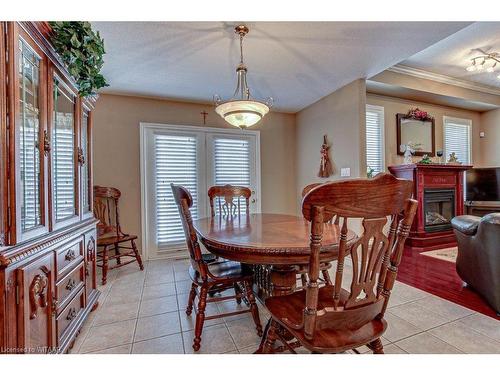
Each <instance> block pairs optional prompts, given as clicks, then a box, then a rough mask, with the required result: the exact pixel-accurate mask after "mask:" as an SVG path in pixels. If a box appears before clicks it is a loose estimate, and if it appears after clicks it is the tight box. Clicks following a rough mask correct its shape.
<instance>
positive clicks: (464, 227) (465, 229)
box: [451, 215, 481, 236]
mask: <svg viewBox="0 0 500 375" xmlns="http://www.w3.org/2000/svg"><path fill="white" fill-rule="evenodd" d="M480 221H481V218H480V217H477V216H472V215H461V216H455V217H454V218H453V219H451V226H452V227H453V229H455V230H458V231H459V232H461V233H463V234H465V235H468V236H473V235H474V234H476V232H477V227H478V226H479V222H480Z"/></svg>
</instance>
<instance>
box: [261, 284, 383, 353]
mask: <svg viewBox="0 0 500 375" xmlns="http://www.w3.org/2000/svg"><path fill="white" fill-rule="evenodd" d="M333 292H334V287H333V286H331V285H327V286H324V287H321V288H319V295H318V310H321V309H323V308H325V307H332V308H333ZM348 297H349V292H348V291H346V290H345V289H341V292H340V304H343V302H344V301H346V300H347V299H348ZM305 301H306V291H305V290H300V291H298V292H295V293H293V294H291V295H287V296H277V297H270V298H268V299H266V301H265V305H266V307H267V309H268V310H269V312H270V313H271V315H272V317H273V319H275V320H276V321H278V322H280V323H281V324H282V325H283V326H285V327H287V329H288V330H289V331H290V332H291V333H292V334H293V335H294V336H295V338H297V340H299V341H300V342H301V343H302V345H304V346H305V347H306V348H307V349H309V350H311V351H317V352H321V353H339V352H343V351H345V350H349V349H352V348H356V347H359V346H362V345H365V344H367V343H369V342H371V341H373V340H374V339H376V338H378V337H380V336H381V335H382V334H383V333H384V331H385V329H386V328H387V323H386V321H385V320H384V319H374V320H372V321H370V322H368V323H366V324H364V325H363V326H361V327H359V328H357V329H328V328H326V329H317V330H316V331H315V335H314V337H313V339H312V340H309V339H307V338H306V337H305V336H304V332H303V330H302V329H293V328H291V326H290V325H289V324H286V323H284V322H283V318H285V317H286V318H287V320H288V321H289V322H291V323H292V324H300V323H301V322H302V315H303V311H304V307H305Z"/></svg>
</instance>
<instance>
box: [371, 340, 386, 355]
mask: <svg viewBox="0 0 500 375" xmlns="http://www.w3.org/2000/svg"><path fill="white" fill-rule="evenodd" d="M368 347H369V348H370V349H371V350H372V351H373V354H384V345H382V340H380V339H376V340H375V341H372V342H371V343H370V344H368Z"/></svg>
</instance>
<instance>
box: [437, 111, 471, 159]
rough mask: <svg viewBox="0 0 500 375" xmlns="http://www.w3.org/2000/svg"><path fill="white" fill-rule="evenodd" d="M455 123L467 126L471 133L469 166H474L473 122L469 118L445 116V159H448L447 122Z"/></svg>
mask: <svg viewBox="0 0 500 375" xmlns="http://www.w3.org/2000/svg"><path fill="white" fill-rule="evenodd" d="M447 121H453V122H455V123H456V124H459V125H464V126H467V129H468V131H469V160H468V162H467V164H472V163H473V160H472V120H471V119H467V118H460V117H452V116H443V157H444V158H448V152H447V150H446V149H445V147H446V130H445V129H446V122H447Z"/></svg>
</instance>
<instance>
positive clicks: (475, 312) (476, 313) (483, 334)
mask: <svg viewBox="0 0 500 375" xmlns="http://www.w3.org/2000/svg"><path fill="white" fill-rule="evenodd" d="M473 315H479V316H486V317H488V318H490V317H489V316H487V315H484V314H482V313H480V312H477V311H474V314H470V315H467V316H464V317H462V318H460V319H459V320H458V323H462V324H465V323H463V322H461V321H460V320H462V319H465V318H469V317H471V316H473ZM499 323H500V321H499ZM467 328H470V329H472V330H473V331H475V332H477V333H479V334H481V335H482V336H485V337H487V338H489V339H491V340H493V341H495V342H497V343H498V344H500V340H497V339H495V338H493V337H491V336H488V335H487V334H485V333H483V332H481V331H479V330H478V329H476V328H474V327H472V326H467Z"/></svg>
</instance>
